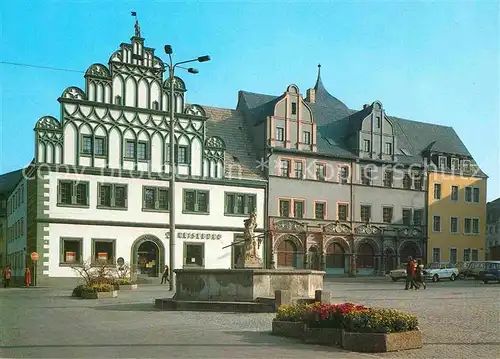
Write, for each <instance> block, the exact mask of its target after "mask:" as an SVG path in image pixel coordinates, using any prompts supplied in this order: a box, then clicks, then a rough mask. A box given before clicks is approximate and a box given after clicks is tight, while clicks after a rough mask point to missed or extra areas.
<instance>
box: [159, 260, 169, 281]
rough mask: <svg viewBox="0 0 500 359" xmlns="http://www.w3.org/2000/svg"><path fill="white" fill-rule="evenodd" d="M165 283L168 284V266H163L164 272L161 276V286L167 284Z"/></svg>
mask: <svg viewBox="0 0 500 359" xmlns="http://www.w3.org/2000/svg"><path fill="white" fill-rule="evenodd" d="M167 282H169V283H170V279H168V265H166V264H165V270H164V271H163V275H162V276H161V284H163V283H165V284H167Z"/></svg>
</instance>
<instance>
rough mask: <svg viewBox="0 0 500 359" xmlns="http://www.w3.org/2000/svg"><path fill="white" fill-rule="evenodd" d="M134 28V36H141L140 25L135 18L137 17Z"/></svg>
mask: <svg viewBox="0 0 500 359" xmlns="http://www.w3.org/2000/svg"><path fill="white" fill-rule="evenodd" d="M134 29H135V37H141V26H140V25H139V20H137V18H136V19H135V25H134Z"/></svg>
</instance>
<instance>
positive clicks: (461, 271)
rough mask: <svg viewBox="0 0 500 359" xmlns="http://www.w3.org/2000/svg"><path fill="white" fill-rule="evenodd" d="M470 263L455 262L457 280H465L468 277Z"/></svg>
mask: <svg viewBox="0 0 500 359" xmlns="http://www.w3.org/2000/svg"><path fill="white" fill-rule="evenodd" d="M469 265H470V262H457V265H456V267H457V269H458V278H459V279H465V278H467V277H468V268H469Z"/></svg>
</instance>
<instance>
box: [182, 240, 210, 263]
mask: <svg viewBox="0 0 500 359" xmlns="http://www.w3.org/2000/svg"><path fill="white" fill-rule="evenodd" d="M183 257H184V266H186V267H204V266H205V243H189V242H184V255H183Z"/></svg>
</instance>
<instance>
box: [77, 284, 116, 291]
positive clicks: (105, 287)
mask: <svg viewBox="0 0 500 359" xmlns="http://www.w3.org/2000/svg"><path fill="white" fill-rule="evenodd" d="M83 290H84V291H86V292H91V293H96V292H112V291H113V290H115V288H114V286H113V285H111V284H109V283H100V284H92V285H91V286H87V287H84V289H83Z"/></svg>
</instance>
